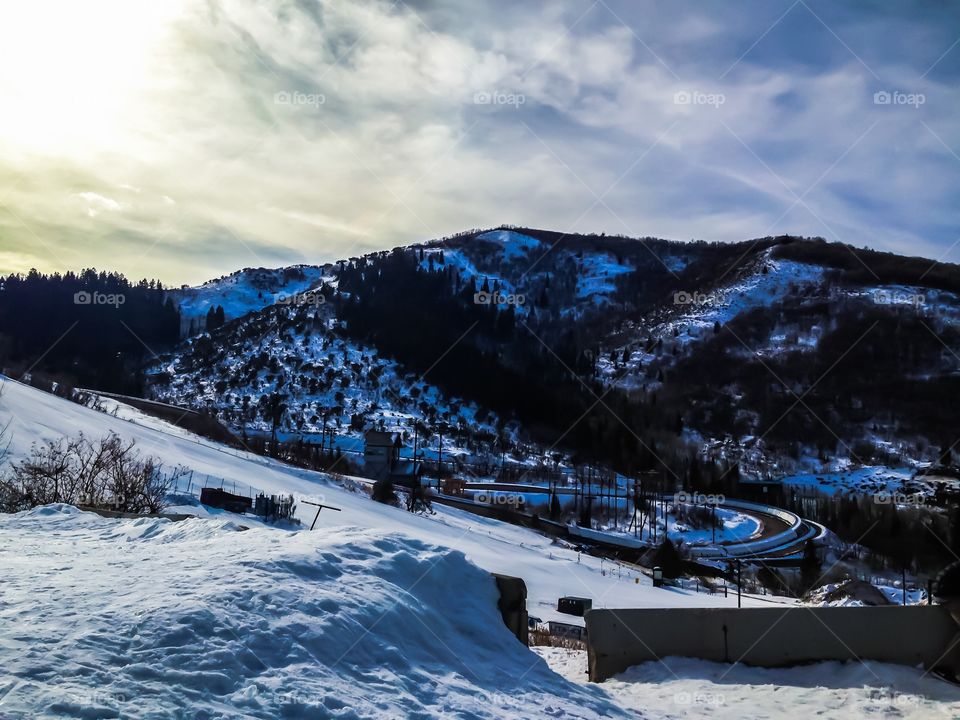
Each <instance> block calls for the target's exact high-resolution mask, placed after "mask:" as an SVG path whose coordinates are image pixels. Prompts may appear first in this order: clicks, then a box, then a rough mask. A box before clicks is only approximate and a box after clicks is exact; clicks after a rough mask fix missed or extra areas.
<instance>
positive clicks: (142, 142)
mask: <svg viewBox="0 0 960 720" xmlns="http://www.w3.org/2000/svg"><path fill="white" fill-rule="evenodd" d="M133 5H136V4H135V3H126V2H119V0H117V1H116V2H114V1H112V0H99V1H98V2H97V3H93V4H92V5H91V7H90V8H88V11H87V13H86V14H84V13H78V12H75V13H73V14H72V15H69V17H70V18H72V19H73V20H72V21H73V22H74V23H75V24H76V25H77V33H74V34H69V33H67V34H63V33H61V34H57V33H54V35H53V37H54V39H55V40H56V39H59V40H58V42H59V43H60V44H57V43H56V42H48V41H47V36H46V35H45V34H44V32H43V31H44V30H45V28H46V27H47V26H48V25H49V18H50V17H55V16H56V15H55V13H56V12H58V11H61V10H63V8H64V7H66V6H67V3H61V2H57V1H56V0H37V4H36V7H37V8H39V9H37V10H36V11H35V12H33V11H31V12H26V11H24V12H21V13H19V14H16V15H12V16H9V17H4V16H5V15H9V14H10V13H11V12H19V11H12V10H10V9H7V8H5V9H4V10H0V27H5V28H7V29H6V30H0V47H6V48H7V49H6V50H0V55H2V54H3V53H6V55H4V56H2V57H0V61H2V62H4V63H5V66H7V67H11V66H13V65H11V64H9V63H19V64H20V65H19V66H23V63H24V62H25V61H28V60H29V61H30V64H27V65H26V66H24V67H25V70H24V71H23V73H21V74H20V75H18V76H17V77H16V78H13V79H11V78H10V77H9V76H8V75H5V76H3V77H2V78H0V94H3V96H4V97H5V98H6V97H12V98H15V100H16V102H15V103H14V104H13V105H11V109H10V110H9V111H7V112H5V114H4V115H3V117H0V266H2V267H0V269H3V270H7V271H14V270H22V269H23V267H24V263H25V262H28V261H30V262H31V264H35V265H36V266H38V267H41V268H44V269H60V270H63V269H67V268H68V267H69V268H77V267H81V266H85V265H98V266H103V267H107V266H109V267H114V268H117V269H120V270H122V271H124V272H126V273H127V274H130V275H132V276H136V277H139V276H143V275H151V276H155V275H159V276H160V277H161V278H162V279H163V280H165V281H167V282H169V283H171V284H180V283H181V282H199V281H202V280H203V279H205V278H206V277H208V276H216V275H220V274H222V273H224V272H228V271H231V270H233V269H235V268H237V267H241V266H247V265H266V264H281V263H284V262H323V261H330V260H335V259H338V258H340V257H344V256H350V255H355V254H358V253H360V252H366V251H369V250H372V249H376V248H388V247H393V246H395V245H397V244H400V243H404V242H411V241H416V240H422V239H426V238H431V237H436V236H440V235H443V234H446V233H450V232H455V231H458V230H461V229H463V228H467V227H477V226H491V225H496V224H499V223H501V222H511V223H518V224H528V225H534V226H541V227H549V228H554V229H558V230H583V231H594V230H595V231H606V232H608V233H617V232H621V233H625V234H630V235H635V236H645V235H658V236H665V237H672V238H676V239H689V238H705V239H711V240H741V239H746V238H752V237H757V236H760V235H764V234H773V233H782V232H793V233H802V234H811V235H822V236H824V237H827V238H828V239H832V240H842V241H845V242H850V243H852V244H855V245H872V246H875V247H880V248H884V249H892V250H897V251H899V252H907V253H912V254H923V255H927V256H930V257H940V255H942V253H943V252H944V251H946V250H947V249H948V248H949V247H950V246H951V245H952V244H953V243H954V242H955V241H956V239H957V237H960V232H958V230H957V227H956V223H955V220H954V217H953V216H954V208H955V207H956V206H957V200H958V197H957V189H958V182H957V179H958V170H960V157H958V156H957V155H958V154H960V126H958V121H957V120H956V119H955V117H954V113H953V110H954V108H955V107H956V106H957V89H956V88H957V83H956V79H957V78H956V74H957V72H956V70H957V58H958V57H960V55H958V53H960V49H957V48H955V49H954V50H952V51H951V52H949V53H947V54H946V55H944V56H943V57H942V58H941V57H940V56H941V55H943V53H944V52H945V51H947V50H948V48H950V46H951V43H953V41H954V40H955V38H953V37H950V28H951V27H957V26H958V23H957V22H956V20H957V11H956V10H954V9H951V8H946V7H937V6H927V7H925V8H924V10H923V12H918V13H911V14H909V15H906V14H905V13H901V12H899V11H897V10H896V9H890V8H884V7H870V8H866V7H863V8H861V9H860V10H859V11H858V12H852V11H851V10H849V9H847V8H834V7H833V6H829V5H823V6H822V5H820V4H819V3H812V2H808V3H799V4H794V5H790V4H783V5H782V6H776V7H774V6H773V4H772V3H748V4H744V5H737V6H735V7H733V6H723V7H713V6H701V7H698V8H696V9H689V8H687V9H685V10H684V12H683V13H682V14H679V13H678V12H677V11H676V10H675V9H674V7H673V6H671V5H670V4H667V3H660V2H654V3H651V4H646V3H645V4H643V5H642V6H640V5H637V4H635V3H630V2H620V3H615V2H609V1H606V0H605V1H604V2H600V3H596V4H591V3H589V2H579V1H574V0H569V1H568V2H564V3H550V4H549V5H548V6H546V7H542V8H541V7H536V6H535V5H534V4H530V5H526V4H522V3H506V2H490V3H483V4H469V5H463V6H450V5H445V6H443V7H438V6H436V5H434V4H433V3H412V2H408V3H402V2H401V3H388V2H385V1H375V0H374V1H371V0H367V1H361V2H347V1H346V0H327V1H324V2H313V1H312V0H303V1H302V2H292V1H290V0H258V1H257V2H254V1H253V0H171V1H170V2H169V3H164V7H163V10H162V11H160V10H155V11H152V12H151V14H149V15H145V16H143V17H141V16H140V15H138V14H137V12H134V11H132V10H129V9H127V8H129V7H131V6H133ZM31 7H34V5H33V4H31ZM71 7H72V6H71ZM788 9H789V12H787V10H788ZM70 12H72V11H70ZM111 13H114V14H116V13H120V16H122V18H123V19H124V24H121V23H116V22H104V21H105V20H106V19H108V18H110V17H114V15H111ZM68 14H69V13H68ZM84 33H86V35H84ZM75 35H76V37H75ZM17 37H19V38H25V39H26V40H28V41H29V42H27V41H26V40H25V41H22V42H13V41H14V39H15V38H17ZM881 39H882V42H880V40H881ZM4 41H8V42H7V43H6V45H5V44H4ZM77 43H81V44H82V45H83V47H87V46H88V45H90V44H93V45H95V46H96V48H97V50H96V52H94V53H92V57H90V58H87V56H86V55H84V54H83V53H81V52H77V47H75V46H76V45H77ZM31 67H33V68H37V69H36V70H31ZM58 78H60V80H59V81H58ZM81 81H83V82H81ZM58 82H60V83H62V84H61V85H58ZM877 92H891V93H893V92H901V93H905V94H913V95H922V96H923V97H924V102H923V104H919V105H918V104H916V103H914V104H912V105H910V104H894V103H890V104H876V103H875V102H874V94H875V93H877ZM955 254H957V255H960V253H955ZM947 259H953V260H957V261H960V256H957V257H952V258H951V257H949V256H948V258H947Z"/></svg>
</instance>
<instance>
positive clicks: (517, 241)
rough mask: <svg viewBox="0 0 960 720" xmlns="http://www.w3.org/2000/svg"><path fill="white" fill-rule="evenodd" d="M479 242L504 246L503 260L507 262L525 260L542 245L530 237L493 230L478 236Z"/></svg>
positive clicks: (511, 231)
mask: <svg viewBox="0 0 960 720" xmlns="http://www.w3.org/2000/svg"><path fill="white" fill-rule="evenodd" d="M477 238H478V239H479V240H487V241H488V242H493V243H497V244H498V245H502V246H503V259H504V260H507V261H512V260H517V259H519V258H525V257H527V255H528V254H529V252H530V251H531V250H534V249H536V248H538V247H540V245H541V243H540V241H539V240H537V239H536V238H532V237H530V236H529V235H524V234H522V233H518V232H514V231H513V230H491V231H490V232H485V233H483V234H481V235H477Z"/></svg>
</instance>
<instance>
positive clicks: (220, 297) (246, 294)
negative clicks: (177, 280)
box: [168, 265, 331, 332]
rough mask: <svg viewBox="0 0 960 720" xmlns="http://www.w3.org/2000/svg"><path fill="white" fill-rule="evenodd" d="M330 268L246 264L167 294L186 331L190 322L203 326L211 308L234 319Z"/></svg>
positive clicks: (315, 280)
mask: <svg viewBox="0 0 960 720" xmlns="http://www.w3.org/2000/svg"><path fill="white" fill-rule="evenodd" d="M330 271H331V266H329V265H328V266H326V267H319V266H316V265H291V266H289V267H284V268H246V269H244V270H238V271H237V272H235V273H232V274H230V275H226V276H224V277H220V278H216V279H214V280H208V281H207V282H205V283H204V284H203V285H200V286H198V287H183V288H180V289H179V290H170V291H169V292H168V295H169V296H170V297H171V298H172V299H173V302H174V303H176V304H177V305H178V306H179V307H180V316H181V325H182V327H183V329H184V332H187V331H189V329H190V326H191V323H200V325H199V327H197V328H196V329H198V330H203V326H202V322H203V320H204V318H206V315H207V312H208V311H209V310H210V309H211V308H216V307H217V306H220V307H222V308H223V313H224V317H225V319H227V320H233V319H235V318H238V317H242V316H243V315H246V314H247V313H249V312H253V311H255V310H260V309H262V308H264V307H266V306H268V305H273V304H274V303H275V302H277V300H279V299H281V298H282V297H290V296H292V295H296V294H297V293H302V292H304V291H306V290H309V289H311V288H313V287H314V286H315V285H317V284H318V283H319V282H320V281H321V279H322V278H323V277H324V276H325V275H329V273H330Z"/></svg>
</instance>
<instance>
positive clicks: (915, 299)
mask: <svg viewBox="0 0 960 720" xmlns="http://www.w3.org/2000/svg"><path fill="white" fill-rule="evenodd" d="M872 295H873V302H874V303H876V304H877V305H912V306H913V307H915V308H919V307H922V306H923V305H926V304H927V297H926V295H923V294H921V293H910V292H903V291H902V290H883V289H881V290H874V291H873V293H872Z"/></svg>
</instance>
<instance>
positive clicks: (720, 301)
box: [673, 290, 729, 307]
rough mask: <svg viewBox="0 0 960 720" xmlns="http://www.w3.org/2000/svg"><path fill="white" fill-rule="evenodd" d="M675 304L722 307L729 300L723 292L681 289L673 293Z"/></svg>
mask: <svg viewBox="0 0 960 720" xmlns="http://www.w3.org/2000/svg"><path fill="white" fill-rule="evenodd" d="M673 304H674V305H696V306H697V307H706V306H709V307H722V306H725V305H728V304H729V302H728V301H727V298H726V297H725V296H724V294H723V293H720V292H711V293H703V292H699V291H694V292H687V291H686V290H679V291H677V292H675V293H674V294H673Z"/></svg>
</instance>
